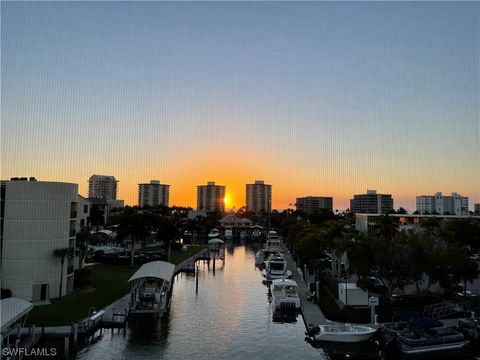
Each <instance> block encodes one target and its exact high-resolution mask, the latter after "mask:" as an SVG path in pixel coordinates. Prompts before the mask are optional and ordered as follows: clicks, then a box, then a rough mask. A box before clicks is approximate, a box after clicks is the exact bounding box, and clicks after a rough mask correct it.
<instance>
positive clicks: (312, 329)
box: [305, 326, 320, 336]
mask: <svg viewBox="0 0 480 360" xmlns="http://www.w3.org/2000/svg"><path fill="white" fill-rule="evenodd" d="M319 332H320V327H319V326H312V327H310V328H309V329H308V330H307V331H306V332H305V335H308V336H315V335H317V334H318V333H319Z"/></svg>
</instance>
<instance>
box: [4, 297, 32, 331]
mask: <svg viewBox="0 0 480 360" xmlns="http://www.w3.org/2000/svg"><path fill="white" fill-rule="evenodd" d="M32 308H33V304H32V303H31V302H28V301H25V300H23V299H19V298H15V297H11V298H7V299H2V300H0V314H2V316H0V319H1V320H0V322H1V332H2V333H3V332H4V330H7V329H8V327H9V326H10V325H12V324H14V323H15V322H17V321H18V320H19V319H21V318H22V316H24V315H26V314H28V312H29V311H30V310H32Z"/></svg>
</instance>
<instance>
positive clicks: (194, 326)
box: [77, 245, 377, 360]
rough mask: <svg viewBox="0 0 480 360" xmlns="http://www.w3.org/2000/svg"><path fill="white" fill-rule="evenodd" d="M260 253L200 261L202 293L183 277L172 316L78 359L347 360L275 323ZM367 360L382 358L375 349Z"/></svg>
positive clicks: (296, 329) (240, 249) (106, 338)
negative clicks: (257, 264)
mask: <svg viewBox="0 0 480 360" xmlns="http://www.w3.org/2000/svg"><path fill="white" fill-rule="evenodd" d="M255 250H256V249H255V248H246V247H245V246H243V245H237V246H235V247H233V246H231V247H229V248H227V251H226V259H225V262H224V263H223V262H222V261H217V262H216V264H215V269H213V266H212V265H213V264H212V263H210V266H207V264H206V263H205V264H203V263H200V264H199V266H200V273H199V291H198V294H196V293H195V277H194V276H192V275H186V274H181V275H178V276H177V278H176V279H175V285H174V291H173V299H172V306H171V310H170V315H169V316H168V318H166V319H164V320H161V321H158V320H151V319H143V320H141V321H136V323H134V324H132V326H131V327H130V329H129V330H127V332H126V334H123V333H121V332H120V333H114V334H111V333H110V331H109V330H108V331H106V332H105V333H104V334H103V336H102V337H101V338H99V339H97V341H96V342H95V343H93V344H91V345H88V346H86V347H85V348H84V349H82V350H81V351H79V353H78V355H77V359H82V360H87V359H88V360H94V359H95V360H96V359H142V360H143V359H169V360H170V359H172V360H175V359H179V360H185V359H189V358H195V359H242V360H245V359H266V358H272V359H291V358H296V359H330V358H335V359H339V358H345V354H343V353H344V352H345V349H346V347H345V345H343V346H340V347H337V348H336V349H337V350H341V351H342V352H343V353H342V352H341V353H338V352H337V351H333V352H332V357H330V356H329V355H327V354H326V353H325V351H324V350H323V349H318V348H314V347H312V346H311V345H310V344H308V343H306V342H305V341H304V338H305V336H304V331H305V328H304V324H303V320H302V319H301V317H300V316H299V317H297V321H296V322H293V323H274V322H272V309H271V306H270V304H269V302H268V297H267V288H266V286H265V285H263V284H262V275H261V272H260V270H258V269H257V268H255ZM214 270H215V271H214ZM347 346H348V345H347ZM333 350H335V349H333ZM328 351H329V352H331V351H332V349H329V350H328ZM351 355H355V351H352V354H351ZM357 355H358V354H357ZM361 356H362V358H377V357H372V352H371V351H370V349H369V348H367V349H366V350H365V349H362V353H361ZM350 358H352V357H350Z"/></svg>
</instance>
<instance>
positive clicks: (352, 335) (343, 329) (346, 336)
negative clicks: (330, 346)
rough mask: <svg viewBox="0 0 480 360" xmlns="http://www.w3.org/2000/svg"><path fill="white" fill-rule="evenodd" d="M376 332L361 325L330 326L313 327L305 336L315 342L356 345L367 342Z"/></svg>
mask: <svg viewBox="0 0 480 360" xmlns="http://www.w3.org/2000/svg"><path fill="white" fill-rule="evenodd" d="M376 331H377V329H374V328H371V327H369V326H363V325H352V324H331V325H318V326H314V327H312V328H310V329H309V330H308V331H307V333H306V334H307V335H308V336H311V337H313V338H314V339H315V340H317V341H333V342H342V343H358V342H362V341H367V340H368V339H370V338H371V337H372V336H373V334H375V332H376Z"/></svg>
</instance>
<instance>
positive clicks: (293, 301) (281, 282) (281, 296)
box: [270, 279, 300, 311]
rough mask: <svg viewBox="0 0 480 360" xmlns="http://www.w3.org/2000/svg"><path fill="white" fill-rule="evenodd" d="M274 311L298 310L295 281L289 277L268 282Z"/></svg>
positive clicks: (298, 299) (298, 302) (298, 300)
mask: <svg viewBox="0 0 480 360" xmlns="http://www.w3.org/2000/svg"><path fill="white" fill-rule="evenodd" d="M270 292H271V294H272V307H273V310H274V311H279V310H280V311H295V310H300V298H299V297H298V293H297V283H296V282H295V281H293V280H290V279H275V280H273V281H272V283H271V284H270Z"/></svg>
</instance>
